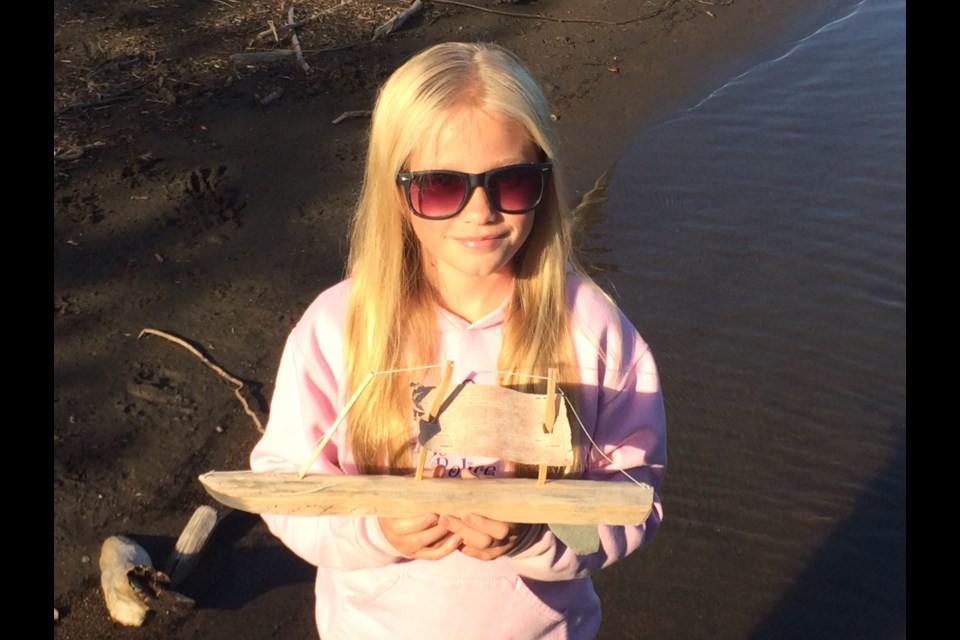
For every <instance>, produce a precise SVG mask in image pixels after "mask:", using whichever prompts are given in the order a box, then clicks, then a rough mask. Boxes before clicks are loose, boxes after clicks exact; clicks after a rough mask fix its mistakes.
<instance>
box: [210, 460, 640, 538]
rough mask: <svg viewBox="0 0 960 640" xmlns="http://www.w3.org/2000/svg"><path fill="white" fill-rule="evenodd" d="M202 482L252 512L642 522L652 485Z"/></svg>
mask: <svg viewBox="0 0 960 640" xmlns="http://www.w3.org/2000/svg"><path fill="white" fill-rule="evenodd" d="M200 482H201V484H203V486H204V488H205V489H206V490H207V492H208V493H209V494H210V495H211V496H213V497H214V498H215V499H216V500H218V501H219V502H221V503H222V504H225V505H227V506H229V507H233V508H235V509H240V510H241V511H247V512H250V513H276V514H289V515H300V516H311V515H355V516H363V515H373V516H382V517H391V518H399V517H409V516H414V515H419V514H423V513H446V514H450V515H453V516H462V515H465V514H467V513H477V514H480V515H483V516H487V517H490V518H494V519H496V520H502V521H504V522H526V523H540V522H549V523H558V524H593V525H596V524H610V525H637V524H640V523H642V522H643V521H644V520H645V519H646V517H647V515H648V514H649V513H650V508H651V505H652V504H653V488H652V487H650V486H649V485H647V484H636V483H633V482H604V481H599V480H548V481H547V482H546V484H543V485H538V484H537V480H536V479H535V478H490V479H480V480H452V479H442V478H438V479H433V478H425V479H423V480H416V479H415V478H413V477H412V476H386V475H378V476H349V475H313V476H306V477H304V478H302V479H301V478H299V477H298V476H297V474H295V473H254V472H251V471H211V472H209V473H205V474H203V475H201V476H200Z"/></svg>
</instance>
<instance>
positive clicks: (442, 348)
mask: <svg viewBox="0 0 960 640" xmlns="http://www.w3.org/2000/svg"><path fill="white" fill-rule="evenodd" d="M557 152H558V148H557V141H556V137H555V134H554V131H553V126H552V121H551V118H550V112H549V110H548V107H547V102H546V99H545V98H544V95H543V93H542V91H541V90H540V89H539V88H538V87H537V85H536V83H535V82H534V81H533V80H532V79H531V76H530V73H529V71H528V70H527V69H526V68H525V67H524V65H523V64H522V63H521V62H520V61H519V60H518V59H517V58H516V57H515V56H513V55H512V54H511V53H509V52H507V51H505V50H504V49H502V48H500V47H498V46H495V45H489V44H460V43H448V44H441V45H437V46H434V47H432V48H430V49H427V50H425V51H423V52H421V53H420V54H418V55H416V56H414V57H413V58H412V59H410V60H409V61H408V62H406V63H405V64H404V65H403V66H402V67H400V68H399V69H398V70H397V71H396V72H395V73H394V74H393V75H392V76H391V77H390V78H389V79H388V80H387V81H386V83H385V84H384V86H383V87H382V89H381V91H380V94H379V96H378V99H377V104H376V108H375V109H374V112H373V121H372V125H371V132H370V144H369V154H368V157H367V164H366V172H365V176H364V183H363V190H362V193H361V195H360V201H359V204H358V207H357V210H356V214H355V216H354V219H353V225H352V230H351V237H350V256H349V261H348V275H349V277H348V279H346V280H344V281H343V282H341V283H339V284H337V285H335V286H334V287H332V288H330V289H328V290H327V291H324V292H323V293H321V294H320V296H319V297H318V298H317V299H316V300H315V301H314V302H313V304H311V305H310V307H309V308H308V309H307V311H306V313H305V314H304V316H303V318H302V319H301V320H300V322H299V323H298V324H297V326H296V327H295V328H294V329H293V331H292V333H291V334H290V336H289V338H288V340H287V343H286V346H285V349H284V352H283V356H282V358H281V361H280V368H279V371H278V374H277V379H276V385H275V390H274V395H273V400H272V404H271V413H270V419H269V422H268V425H267V428H266V433H265V435H264V436H263V439H262V440H261V441H260V442H259V443H258V444H257V446H256V447H255V449H254V450H253V453H252V455H251V467H252V469H253V470H254V471H279V472H293V471H299V469H300V467H301V465H302V464H303V463H304V461H305V460H307V459H308V458H309V456H310V454H311V453H312V451H313V449H314V447H315V446H316V444H317V442H318V441H319V440H320V439H321V437H322V436H323V435H324V433H325V432H326V430H327V429H328V428H329V427H330V426H331V424H332V423H333V422H334V420H335V419H336V418H337V415H338V413H339V412H340V411H341V409H343V407H344V404H345V402H346V400H347V399H349V398H350V397H351V395H352V394H353V392H354V391H355V390H356V389H357V388H358V387H359V386H360V385H361V384H362V383H363V381H364V379H365V378H366V377H367V376H368V374H369V373H370V372H388V371H389V372H393V373H386V374H381V375H376V376H375V377H374V378H373V379H372V382H370V384H369V386H367V388H366V389H365V390H364V392H363V396H362V399H361V401H359V402H357V403H356V404H355V405H353V407H352V408H351V409H350V411H349V413H348V414H347V419H346V422H345V423H344V425H345V426H344V427H343V428H341V429H339V430H337V431H336V432H335V434H334V435H333V437H332V439H331V440H330V442H329V443H328V444H327V445H326V446H325V447H324V449H323V451H322V452H321V454H320V456H319V457H318V458H317V459H316V461H315V462H314V463H313V464H312V466H311V467H310V471H309V473H321V474H335V473H343V474H384V473H391V474H407V473H412V469H413V468H414V467H415V465H416V458H417V453H418V451H417V447H418V445H417V444H416V428H415V422H414V421H413V419H412V417H413V410H414V409H413V403H412V399H411V392H410V385H411V383H412V382H423V381H424V380H431V381H433V384H436V383H437V379H438V376H439V369H438V368H435V369H429V368H426V367H428V365H435V364H437V363H442V362H445V361H452V362H453V363H454V365H455V368H454V377H453V382H454V384H456V383H459V382H462V381H465V380H471V381H473V382H476V383H480V384H495V385H503V386H509V387H512V388H515V389H520V390H524V391H537V392H540V393H543V390H544V388H545V384H544V382H543V380H544V378H545V376H546V374H547V371H548V369H549V368H551V367H555V368H558V369H559V378H558V380H559V382H558V386H559V387H560V388H561V390H562V391H563V392H564V394H565V396H566V397H567V399H568V401H570V402H571V404H572V405H573V407H574V409H575V412H576V416H578V418H579V420H577V419H574V418H573V417H571V425H572V428H573V431H574V442H573V448H574V454H575V455H574V463H573V465H571V467H570V468H567V469H558V470H554V471H555V474H554V475H557V474H562V475H566V476H572V477H581V478H586V479H593V480H598V479H599V480H609V481H629V479H628V478H625V477H624V474H623V473H622V472H623V471H625V472H626V473H628V474H629V476H630V477H632V478H633V479H635V480H636V481H639V482H644V483H647V484H650V485H652V486H653V487H654V489H655V494H654V504H653V509H652V511H651V513H650V516H649V517H648V518H647V520H646V522H644V523H643V524H641V525H639V526H604V525H601V526H599V527H598V532H599V538H600V548H599V550H598V551H597V552H595V553H591V554H589V555H577V554H576V553H574V551H573V550H572V549H570V548H567V546H565V545H564V544H563V543H562V542H561V541H559V539H558V538H557V537H556V536H555V535H554V533H553V532H552V531H551V530H550V529H549V528H548V527H546V526H544V525H526V524H516V523H509V522H499V521H496V520H493V519H491V518H487V517H484V516H483V514H469V515H465V516H463V517H459V518H458V517H454V516H452V515H449V514H443V513H424V514H422V515H420V516H416V517H410V518H398V519H391V518H378V517H375V516H366V517H352V516H321V517H304V516H280V515H265V516H264V520H265V521H266V523H267V525H268V526H269V528H270V531H271V532H273V533H274V535H276V536H277V537H278V538H280V539H281V540H282V541H283V542H284V544H286V545H287V546H288V547H289V548H290V549H292V550H293V551H294V552H295V553H296V554H297V555H299V556H300V557H302V558H303V559H305V560H306V561H307V562H310V563H311V564H314V565H316V566H317V581H316V589H315V591H316V598H317V605H316V615H317V628H318V630H319V632H320V636H321V637H322V638H324V640H331V639H333V638H364V639H365V638H376V639H379V638H387V637H392V638H410V639H417V638H428V637H457V638H484V639H486V640H499V639H503V638H583V639H587V638H593V637H594V636H595V634H596V633H597V630H598V628H599V625H600V602H599V599H598V597H597V595H596V593H595V592H594V589H593V585H592V583H591V580H590V575H591V574H592V573H594V572H596V571H599V570H600V569H602V568H604V567H606V566H609V565H610V564H612V563H613V562H616V561H617V560H620V559H621V558H623V557H625V556H626V555H628V554H629V553H631V552H633V551H634V550H636V549H637V548H639V547H641V546H642V545H644V544H645V543H647V542H648V541H649V540H650V538H651V536H652V535H653V534H654V532H655V531H656V529H657V527H658V526H659V524H660V519H661V517H662V513H663V510H662V507H661V503H660V497H659V487H660V484H661V481H662V478H663V473H664V467H665V464H666V440H665V431H664V413H663V401H662V397H661V393H660V384H659V378H658V376H657V370H656V366H655V365H654V361H653V357H652V356H651V354H650V350H649V348H648V347H647V345H646V343H645V342H644V341H643V340H642V339H641V338H640V336H639V335H638V334H637V331H636V330H635V329H634V327H633V326H632V325H631V324H630V322H629V321H628V320H627V319H626V317H625V316H624V315H623V314H622V313H621V312H620V311H619V310H618V309H617V307H616V306H615V305H614V304H613V303H612V302H611V301H610V299H609V298H608V297H607V296H606V295H604V294H603V293H602V292H601V291H600V290H599V288H598V287H597V286H596V285H595V284H594V283H593V282H591V281H590V279H589V278H588V277H587V276H586V275H585V274H584V272H583V270H582V268H581V267H580V266H579V265H578V263H577V260H576V258H575V256H574V254H573V251H572V242H573V239H572V238H571V220H570V213H569V210H568V208H567V206H566V205H565V202H564V192H563V189H562V184H561V167H560V166H559V162H558V158H557ZM572 415H573V413H572V412H571V416H572ZM581 423H582V425H583V429H581V427H580V424H581ZM584 430H585V431H586V432H587V433H588V434H589V436H590V438H589V439H588V438H587V437H585V436H582V431H584ZM578 436H582V437H578ZM427 469H428V470H429V471H428V472H427V473H428V474H430V475H432V476H434V477H440V476H443V477H446V478H448V480H445V481H449V482H467V481H470V482H483V477H488V476H494V477H496V476H504V475H509V474H517V475H524V474H527V473H529V472H530V470H529V469H525V468H523V467H520V466H517V467H515V466H514V465H512V464H511V463H510V462H509V461H503V460H493V459H489V458H478V457H470V455H469V452H460V451H444V452H440V453H437V454H432V456H431V457H428V460H427ZM533 473H534V474H536V470H535V469H534V470H533ZM464 478H467V479H464ZM470 478H479V479H470Z"/></svg>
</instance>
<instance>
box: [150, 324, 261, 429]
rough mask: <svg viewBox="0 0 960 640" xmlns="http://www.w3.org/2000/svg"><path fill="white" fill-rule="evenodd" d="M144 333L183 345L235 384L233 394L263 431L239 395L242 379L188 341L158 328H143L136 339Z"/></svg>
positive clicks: (254, 415) (222, 376)
mask: <svg viewBox="0 0 960 640" xmlns="http://www.w3.org/2000/svg"><path fill="white" fill-rule="evenodd" d="M145 335H154V336H159V337H161V338H165V339H166V340H169V341H170V342H174V343H176V344H178V345H180V346H181V347H183V348H184V349H186V350H187V351H189V352H190V353H192V354H193V355H195V356H196V357H197V358H199V359H200V361H201V362H202V363H203V364H205V365H207V366H208V367H209V368H210V369H212V370H213V371H214V372H215V373H217V374H218V375H219V376H220V377H221V378H224V379H226V380H228V381H230V382H231V383H232V384H233V385H235V387H236V388H235V389H234V390H233V395H235V396H236V397H237V399H238V400H239V401H240V404H242V405H243V411H244V413H246V414H247V415H248V416H250V418H251V419H252V420H253V423H254V424H255V425H256V427H257V431H259V432H260V433H263V426H262V425H261V424H260V419H259V418H257V416H256V414H255V413H254V412H253V411H251V410H250V405H248V404H247V401H246V400H245V399H244V397H243V396H242V395H240V389H242V388H243V381H242V380H239V379H238V378H234V377H233V376H232V375H230V374H229V373H227V372H226V371H224V370H223V368H222V367H220V366H219V365H218V364H216V363H214V362H211V361H210V359H209V358H207V357H206V356H204V355H203V354H202V353H200V352H199V351H197V349H196V348H195V347H194V346H193V345H191V344H190V343H188V342H186V341H185V340H183V339H181V338H178V337H176V336H174V335H171V334H169V333H167V332H165V331H160V330H158V329H150V328H145V329H143V331H141V332H140V335H139V336H137V339H138V340H139V339H140V338H142V337H143V336H145Z"/></svg>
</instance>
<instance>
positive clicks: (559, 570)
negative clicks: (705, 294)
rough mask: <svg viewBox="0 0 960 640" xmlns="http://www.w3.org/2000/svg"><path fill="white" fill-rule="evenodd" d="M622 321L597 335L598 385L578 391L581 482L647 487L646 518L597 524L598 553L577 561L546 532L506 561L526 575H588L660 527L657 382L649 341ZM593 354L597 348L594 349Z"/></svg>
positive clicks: (661, 420) (663, 459)
mask: <svg viewBox="0 0 960 640" xmlns="http://www.w3.org/2000/svg"><path fill="white" fill-rule="evenodd" d="M619 324H620V327H619V329H618V330H615V331H608V332H604V333H603V334H602V335H601V337H600V341H599V342H600V348H599V351H600V352H602V353H604V354H605V355H604V357H603V359H602V362H601V363H600V364H599V366H598V367H597V369H596V372H597V373H596V376H595V378H596V385H595V386H594V385H591V384H586V383H585V384H584V389H585V391H584V392H583V393H582V394H581V396H582V404H581V407H580V410H579V416H580V418H581V420H582V422H583V426H584V429H585V430H586V432H587V433H590V434H591V438H590V441H588V442H586V443H584V446H585V447H586V449H587V450H589V454H588V456H587V469H586V471H585V473H584V476H583V477H584V478H585V479H589V480H606V481H610V482H630V479H629V478H627V477H626V476H625V475H624V473H626V474H629V476H630V478H632V479H633V480H636V481H637V482H641V483H645V484H649V485H651V486H652V487H653V490H654V495H653V507H652V509H651V511H650V515H649V516H648V517H647V519H646V521H645V522H643V523H642V524H640V525H638V526H607V525H599V526H598V530H599V537H600V548H599V550H598V551H596V552H595V553H592V554H590V555H582V556H581V555H577V554H576V553H574V551H573V550H571V549H569V548H567V546H566V545H564V544H563V543H562V542H561V541H560V540H558V539H557V537H556V536H555V535H554V534H553V533H552V532H551V531H550V530H549V529H548V528H546V527H543V530H544V531H543V534H542V536H540V537H539V538H538V539H536V540H535V541H534V542H533V543H532V544H531V545H530V546H529V547H527V548H526V549H524V550H523V551H521V552H519V553H518V554H517V555H515V556H513V557H512V558H510V562H512V563H513V565H514V566H515V568H516V570H517V571H518V573H520V575H522V576H524V577H527V578H532V579H535V580H544V581H556V580H570V579H574V578H581V577H584V576H588V575H590V574H592V573H594V572H597V571H599V570H601V569H603V568H605V567H607V566H609V565H611V564H613V563H614V562H616V561H618V560H620V559H622V558H624V557H626V556H627V555H628V554H630V553H632V552H633V551H635V550H637V549H639V548H640V547H642V546H644V545H645V544H646V543H647V542H649V540H650V538H651V537H652V536H653V535H654V533H655V532H656V531H657V529H658V527H659V526H660V521H661V519H662V517H663V505H662V503H661V499H660V485H661V482H662V480H663V475H664V471H665V468H666V463H667V450H666V421H665V416H664V407H663V396H662V393H661V388H660V380H659V376H658V374H657V367H656V364H655V362H654V359H653V355H652V354H651V352H650V349H649V347H648V346H647V344H646V343H645V342H644V341H643V340H642V338H640V336H639V335H638V334H637V332H636V330H635V329H634V328H633V326H632V325H631V324H630V323H629V321H628V320H627V319H626V318H625V317H623V316H622V314H620V320H619ZM594 335H597V334H594ZM621 338H622V339H621ZM591 342H593V341H591ZM593 344H596V343H595V342H593ZM587 351H588V349H585V348H578V352H579V353H578V357H580V358H585V353H586V352H587ZM592 352H593V353H594V354H595V353H597V352H598V349H597V348H596V347H593V349H592ZM618 356H619V357H618ZM581 362H583V360H582V359H581ZM622 363H626V366H622ZM591 371H592V370H591ZM590 376H591V373H590V372H587V373H584V374H583V377H584V379H585V382H586V381H587V380H588V379H589V378H590Z"/></svg>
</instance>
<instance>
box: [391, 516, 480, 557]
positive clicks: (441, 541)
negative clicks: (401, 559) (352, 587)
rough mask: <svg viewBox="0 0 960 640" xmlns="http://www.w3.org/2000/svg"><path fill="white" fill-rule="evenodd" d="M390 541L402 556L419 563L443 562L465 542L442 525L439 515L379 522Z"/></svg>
mask: <svg viewBox="0 0 960 640" xmlns="http://www.w3.org/2000/svg"><path fill="white" fill-rule="evenodd" d="M378 520H379V521H380V530H381V531H383V535H384V536H385V537H386V538H387V541H388V542H389V543H390V544H392V545H393V546H394V548H395V549H396V550H397V551H399V552H400V553H401V554H403V555H404V556H406V557H408V558H417V559H419V560H439V559H441V558H445V557H446V556H448V555H450V554H451V553H453V552H454V551H456V550H457V549H458V548H459V547H460V545H461V544H462V543H463V540H462V538H461V537H460V536H459V535H458V534H456V533H453V532H451V531H450V529H449V528H447V527H445V526H442V525H440V524H439V520H440V518H439V516H437V514H435V513H430V514H426V515H423V516H414V517H412V518H378Z"/></svg>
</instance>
